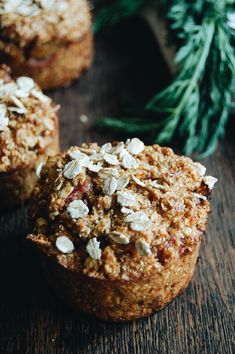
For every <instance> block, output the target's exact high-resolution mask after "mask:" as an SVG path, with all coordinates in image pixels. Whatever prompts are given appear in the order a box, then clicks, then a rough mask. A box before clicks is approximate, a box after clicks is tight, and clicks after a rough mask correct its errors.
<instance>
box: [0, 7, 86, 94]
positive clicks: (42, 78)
mask: <svg viewBox="0 0 235 354" xmlns="http://www.w3.org/2000/svg"><path fill="white" fill-rule="evenodd" d="M92 52H93V37H92V30H91V15H90V11H89V6H88V4H87V2H86V0H37V1H36V0H17V1H16V0H0V58H1V59H0V60H1V61H2V62H4V63H6V64H8V65H9V66H10V67H11V69H12V72H13V74H14V76H21V75H27V76H30V77H32V78H33V79H34V80H35V81H36V82H37V83H38V84H39V85H40V87H41V88H42V89H49V88H55V87H61V86H68V85H69V84H70V83H71V81H72V80H74V79H76V78H77V77H79V76H80V74H81V72H82V71H83V70H85V69H87V68H88V67H89V66H90V64H91V61H92Z"/></svg>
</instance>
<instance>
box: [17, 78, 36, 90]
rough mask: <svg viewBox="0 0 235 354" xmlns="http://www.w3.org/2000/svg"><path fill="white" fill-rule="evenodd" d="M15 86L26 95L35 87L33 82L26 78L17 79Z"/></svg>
mask: <svg viewBox="0 0 235 354" xmlns="http://www.w3.org/2000/svg"><path fill="white" fill-rule="evenodd" d="M16 84H17V85H18V87H19V89H20V90H22V91H23V92H27V93H29V92H30V91H31V90H32V89H33V88H34V86H35V82H34V80H33V79H31V78H30V77H27V76H20V77H18V79H17V80H16Z"/></svg>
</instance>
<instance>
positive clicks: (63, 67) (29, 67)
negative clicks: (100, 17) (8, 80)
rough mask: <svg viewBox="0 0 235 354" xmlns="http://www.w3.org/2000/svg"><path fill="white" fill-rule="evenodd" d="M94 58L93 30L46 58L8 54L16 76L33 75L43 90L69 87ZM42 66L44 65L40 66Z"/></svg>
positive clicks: (60, 47) (9, 62)
mask: <svg viewBox="0 0 235 354" xmlns="http://www.w3.org/2000/svg"><path fill="white" fill-rule="evenodd" d="M92 58H93V36H92V33H91V31H90V32H88V33H87V34H85V35H84V37H83V38H82V39H81V40H79V41H78V42H74V43H70V44H65V45H63V46H59V47H58V48H57V51H56V53H54V54H53V55H51V56H50V57H49V58H48V59H46V60H38V61H37V60H34V59H33V60H32V59H31V60H28V61H24V60H23V61H22V62H21V61H18V60H17V59H16V58H11V57H10V56H8V57H7V58H6V61H7V63H8V64H9V65H10V67H11V68H12V70H13V72H14V76H16V77H17V76H21V75H28V76H30V77H33V78H34V80H35V81H36V82H37V83H38V84H39V86H40V87H41V88H42V89H43V90H47V89H52V88H57V87H67V86H69V85H70V84H71V82H72V81H73V80H75V79H77V78H78V77H79V76H80V74H81V73H82V72H83V71H84V70H86V69H88V68H89V67H90V65H91V62H92ZM40 66H42V67H41V68H40Z"/></svg>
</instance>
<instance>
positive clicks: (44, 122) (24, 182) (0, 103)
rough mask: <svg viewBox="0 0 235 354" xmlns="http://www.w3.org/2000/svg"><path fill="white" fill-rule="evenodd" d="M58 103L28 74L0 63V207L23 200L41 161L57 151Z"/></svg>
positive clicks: (28, 191)
mask: <svg viewBox="0 0 235 354" xmlns="http://www.w3.org/2000/svg"><path fill="white" fill-rule="evenodd" d="M57 109H58V106H56V105H54V104H53V103H52V102H51V99H50V98H49V97H47V96H45V95H44V94H43V93H42V91H41V90H40V89H39V87H38V86H37V85H36V84H35V82H34V81H33V80H32V79H31V78H29V77H25V76H23V77H19V78H18V79H17V80H16V81H14V80H12V78H11V76H10V74H9V68H7V67H6V66H5V65H3V66H0V195H1V209H4V208H9V207H13V206H15V205H17V204H19V203H20V202H22V201H25V200H27V199H28V198H29V197H30V195H31V192H32V189H33V187H34V184H35V182H36V179H37V176H36V170H37V172H38V174H39V170H40V167H41V163H42V162H43V161H45V160H46V158H47V156H48V155H54V154H56V153H57V152H58V151H59V130H58V119H57V114H56V111H57Z"/></svg>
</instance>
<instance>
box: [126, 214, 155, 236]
mask: <svg viewBox="0 0 235 354" xmlns="http://www.w3.org/2000/svg"><path fill="white" fill-rule="evenodd" d="M125 221H126V222H129V223H130V228H131V229H132V230H133V231H145V230H148V229H150V228H151V226H152V223H151V221H150V219H149V217H148V216H147V215H146V214H145V213H144V212H143V211H137V212H134V213H131V214H129V215H127V217H126V218H125Z"/></svg>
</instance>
